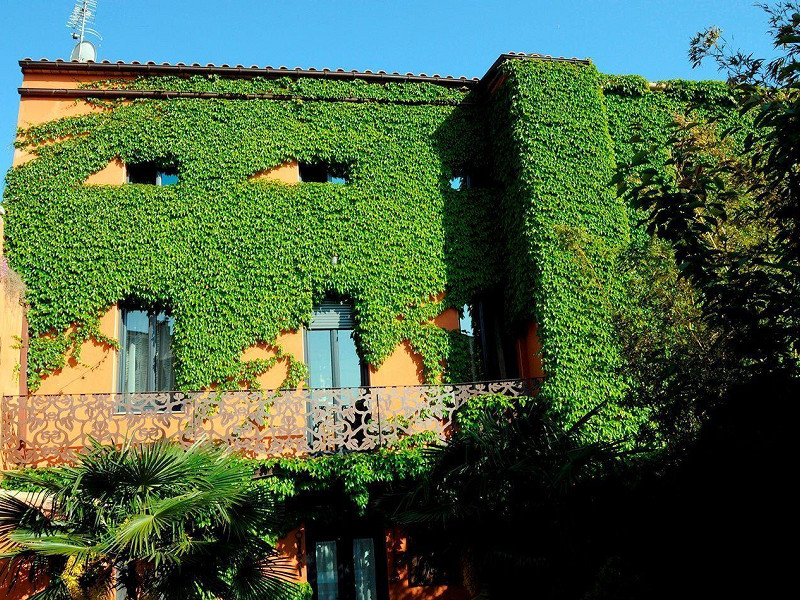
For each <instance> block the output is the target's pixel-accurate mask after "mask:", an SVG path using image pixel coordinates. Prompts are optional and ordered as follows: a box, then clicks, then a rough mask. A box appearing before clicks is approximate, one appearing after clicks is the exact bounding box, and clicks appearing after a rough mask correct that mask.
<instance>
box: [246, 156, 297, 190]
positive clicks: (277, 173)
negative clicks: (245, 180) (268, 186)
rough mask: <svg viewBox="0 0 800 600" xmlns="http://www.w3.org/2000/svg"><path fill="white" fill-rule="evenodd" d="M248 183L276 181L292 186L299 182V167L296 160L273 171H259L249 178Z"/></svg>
mask: <svg viewBox="0 0 800 600" xmlns="http://www.w3.org/2000/svg"><path fill="white" fill-rule="evenodd" d="M250 181H278V182H280V183H286V184H288V185H294V184H296V183H298V182H299V181H300V166H299V165H298V163H297V161H296V160H290V161H288V162H285V163H283V164H282V165H280V166H278V167H275V168H274V169H267V170H266V171H259V172H258V173H256V174H255V175H253V176H251V177H250Z"/></svg>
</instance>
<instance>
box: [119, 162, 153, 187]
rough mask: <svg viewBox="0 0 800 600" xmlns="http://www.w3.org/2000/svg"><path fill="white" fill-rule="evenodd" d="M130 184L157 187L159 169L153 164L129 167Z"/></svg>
mask: <svg viewBox="0 0 800 600" xmlns="http://www.w3.org/2000/svg"><path fill="white" fill-rule="evenodd" d="M127 170H128V183H143V184H147V185H155V184H156V178H157V177H158V169H156V167H155V165H154V164H152V163H140V164H133V165H128V167H127Z"/></svg>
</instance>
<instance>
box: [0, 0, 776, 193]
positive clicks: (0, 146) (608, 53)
mask: <svg viewBox="0 0 800 600" xmlns="http://www.w3.org/2000/svg"><path fill="white" fill-rule="evenodd" d="M0 4H1V5H2V8H0V11H2V12H0V14H1V15H2V17H3V19H2V22H3V23H5V32H4V34H3V35H2V36H0V163H1V164H2V171H3V172H4V171H5V170H6V169H7V167H8V166H10V163H11V156H12V152H11V143H12V141H13V138H14V132H15V128H16V120H17V109H18V103H19V96H18V95H17V92H16V89H17V87H18V86H19V84H20V82H21V80H22V76H21V74H20V72H19V66H18V65H17V60H19V59H20V58H25V57H31V58H35V59H38V58H42V57H45V58H49V59H56V58H68V57H69V53H70V50H71V47H72V40H71V38H70V35H69V31H68V29H67V28H66V26H65V22H66V19H67V16H68V15H69V13H70V11H71V9H72V5H73V0H0ZM98 4H99V7H98V14H97V23H96V25H95V27H96V28H97V29H98V30H99V31H100V33H101V34H102V35H103V37H104V41H103V42H102V43H101V45H100V49H99V58H100V59H109V60H112V61H116V60H124V61H132V60H139V61H142V62H146V61H148V60H153V61H156V62H179V61H182V62H186V63H192V62H199V63H202V64H205V63H209V62H213V63H216V64H222V63H227V64H243V65H246V66H249V65H252V64H257V65H261V66H264V65H271V66H274V67H278V66H288V67H295V66H302V67H316V68H324V67H328V68H344V69H358V70H364V69H372V70H380V69H383V70H386V71H400V72H402V73H405V72H409V71H411V72H414V73H427V74H429V75H430V74H433V73H438V74H440V75H447V74H450V75H467V76H470V77H472V76H478V77H480V76H481V75H483V74H484V72H485V71H486V69H487V68H488V67H489V66H490V65H491V63H492V62H493V61H494V59H495V58H496V57H497V55H498V54H500V53H502V52H508V51H516V52H538V53H540V54H553V55H563V56H578V57H590V58H592V59H593V60H594V62H595V64H596V65H597V67H598V69H600V70H601V71H603V72H605V73H617V74H622V73H638V74H640V75H643V76H645V77H647V78H648V79H650V80H659V79H672V78H688V79H711V78H718V75H717V74H716V72H715V70H714V69H713V68H711V66H710V65H709V66H708V67H703V68H701V69H697V70H692V69H691V68H690V65H689V63H688V61H687V59H686V50H687V47H688V43H689V39H690V38H691V36H692V35H693V34H694V33H695V32H696V31H698V30H699V29H702V28H704V27H706V26H708V25H717V26H719V27H721V28H722V29H723V30H724V32H725V35H726V37H728V38H729V39H730V40H731V41H732V42H733V43H734V44H735V45H737V46H740V47H743V48H746V49H748V50H749V51H752V52H754V53H756V54H758V55H765V54H769V53H770V51H771V45H770V41H769V40H768V39H767V37H766V35H765V33H764V32H765V26H766V19H765V16H764V14H763V13H762V11H761V10H760V9H758V8H756V7H755V6H754V5H753V1H752V0H663V1H656V0H584V1H581V0H573V1H571V2H552V1H551V2H547V1H542V0H536V1H533V0H528V1H527V2H526V1H522V0H496V1H484V2H474V1H469V0H459V1H451V0H447V1H436V0H427V1H417V0H413V1H409V0H395V1H394V2H390V1H381V0H359V1H356V0H349V1H346V0H327V1H304V0H290V1H284V2H266V1H264V0H214V1H212V0H98ZM0 185H2V184H0Z"/></svg>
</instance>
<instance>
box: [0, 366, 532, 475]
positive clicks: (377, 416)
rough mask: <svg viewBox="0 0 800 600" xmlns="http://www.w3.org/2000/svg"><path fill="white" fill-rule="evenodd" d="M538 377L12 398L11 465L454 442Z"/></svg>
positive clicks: (1, 407) (2, 426) (2, 408)
mask: <svg viewBox="0 0 800 600" xmlns="http://www.w3.org/2000/svg"><path fill="white" fill-rule="evenodd" d="M537 387H538V380H524V381H523V380H509V381H495V382H484V383H468V384H458V385H416V386H397V387H367V388H341V389H329V390H292V391H268V392H257V391H235V392H216V391H204V392H157V393H147V394H80V395H41V396H37V395H31V396H4V397H3V398H2V402H1V403H0V435H1V436H2V439H1V440H0V448H1V449H2V460H3V466H4V467H5V468H13V467H16V466H33V465H37V466H46V465H55V464H60V463H64V462H72V461H74V460H75V459H76V457H77V454H78V453H79V452H80V451H82V450H83V449H84V448H86V447H87V446H88V445H89V444H90V443H91V440H93V439H94V440H97V441H98V442H100V443H103V444H122V443H124V442H125V441H126V440H127V441H132V442H134V443H141V442H150V441H155V440H159V439H164V438H168V439H173V440H176V441H178V442H180V443H182V444H187V445H188V444H191V443H194V442H195V441H197V440H201V439H206V440H211V441H213V442H217V443H221V444H226V445H229V446H231V447H232V448H233V449H234V450H237V451H239V452H241V453H243V454H245V455H246V456H250V457H270V456H279V455H297V454H314V453H321V452H337V451H359V450H372V449H374V448H379V447H385V446H388V445H392V444H394V443H396V442H397V441H398V440H399V439H400V438H402V437H404V436H408V435H410V434H415V433H421V432H425V431H430V432H434V433H435V434H436V435H437V436H439V437H440V438H443V437H444V436H446V434H447V431H448V429H449V427H450V424H451V422H452V417H453V412H454V411H455V410H457V409H458V408H459V407H460V406H462V405H463V404H464V403H465V402H467V401H468V400H469V399H471V398H475V397H476V396H481V395H486V394H502V395H506V396H524V395H530V394H532V393H533V392H534V391H535V389H536V388H537Z"/></svg>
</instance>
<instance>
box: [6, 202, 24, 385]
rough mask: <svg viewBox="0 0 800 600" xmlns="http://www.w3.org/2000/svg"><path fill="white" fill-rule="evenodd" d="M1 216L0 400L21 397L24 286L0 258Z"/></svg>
mask: <svg viewBox="0 0 800 600" xmlns="http://www.w3.org/2000/svg"><path fill="white" fill-rule="evenodd" d="M2 240H3V217H2V216H0V396H2V395H7V394H18V393H20V377H19V367H20V349H19V345H20V342H21V339H22V336H23V321H24V306H23V292H24V284H23V283H22V280H21V279H20V278H19V276H18V275H17V274H16V273H14V272H13V271H11V270H10V269H9V268H8V263H6V262H5V259H4V258H3V245H2Z"/></svg>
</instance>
